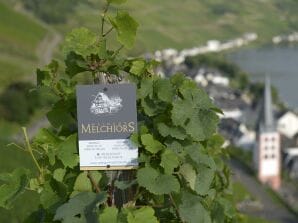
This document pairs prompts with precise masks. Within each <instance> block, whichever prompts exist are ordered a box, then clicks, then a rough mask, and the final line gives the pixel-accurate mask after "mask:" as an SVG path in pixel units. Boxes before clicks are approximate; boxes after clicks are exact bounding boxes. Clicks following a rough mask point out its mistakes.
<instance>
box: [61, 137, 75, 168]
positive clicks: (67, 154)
mask: <svg viewBox="0 0 298 223" xmlns="http://www.w3.org/2000/svg"><path fill="white" fill-rule="evenodd" d="M57 157H58V158H59V159H60V160H61V161H62V163H63V164H64V166H65V167H70V168H73V167H75V166H76V165H78V162H79V156H78V150H77V134H73V135H70V136H69V137H67V138H66V139H65V141H63V142H62V143H60V144H59V146H58V151H57Z"/></svg>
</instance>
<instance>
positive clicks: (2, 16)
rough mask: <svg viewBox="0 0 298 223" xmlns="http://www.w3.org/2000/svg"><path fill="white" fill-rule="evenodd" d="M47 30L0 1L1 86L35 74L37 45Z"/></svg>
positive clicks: (0, 87)
mask: <svg viewBox="0 0 298 223" xmlns="http://www.w3.org/2000/svg"><path fill="white" fill-rule="evenodd" d="M46 33H47V30H46V29H45V28H43V27H42V26H41V25H40V24H38V22H36V21H34V20H33V19H32V18H29V17H28V16H26V15H23V14H21V13H19V12H16V11H14V10H13V9H12V8H11V7H9V6H8V5H6V4H4V3H2V2H0V89H2V88H3V87H4V86H6V85H8V84H9V83H10V82H11V81H15V80H17V79H20V78H22V77H23V76H24V75H28V74H30V75H31V74H32V72H33V69H34V67H35V66H36V65H37V62H38V58H37V56H36V49H37V46H38V44H39V43H40V41H41V40H42V39H43V38H44V37H45V35H46Z"/></svg>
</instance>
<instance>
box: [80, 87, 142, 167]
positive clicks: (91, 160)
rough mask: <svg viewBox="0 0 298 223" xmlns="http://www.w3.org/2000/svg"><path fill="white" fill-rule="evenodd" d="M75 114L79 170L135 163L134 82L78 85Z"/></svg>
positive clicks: (132, 165) (136, 149)
mask: <svg viewBox="0 0 298 223" xmlns="http://www.w3.org/2000/svg"><path fill="white" fill-rule="evenodd" d="M76 94H77V114H78V136H79V156H80V169H81V170H121V169H132V168H136V167H137V166H138V148H137V146H136V145H135V144H133V143H132V142H131V140H130V139H129V138H130V136H131V135H132V134H133V133H137V108H136V87H135V85H133V84H113V85H112V84H100V85H99V84H97V85H78V86H77V88H76Z"/></svg>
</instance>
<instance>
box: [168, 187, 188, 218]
mask: <svg viewBox="0 0 298 223" xmlns="http://www.w3.org/2000/svg"><path fill="white" fill-rule="evenodd" d="M169 197H170V200H171V203H172V205H173V207H174V209H175V212H176V215H177V217H178V218H179V219H180V220H181V222H182V223H184V221H183V220H182V218H181V216H180V212H179V209H178V207H177V205H176V203H175V201H174V198H173V196H172V194H171V193H170V194H169Z"/></svg>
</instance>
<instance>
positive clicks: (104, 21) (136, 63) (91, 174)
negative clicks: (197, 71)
mask: <svg viewBox="0 0 298 223" xmlns="http://www.w3.org/2000/svg"><path fill="white" fill-rule="evenodd" d="M124 2H125V0H107V5H106V7H105V9H104V11H103V13H102V15H101V28H100V31H99V33H94V32H92V31H90V30H88V29H86V28H78V29H74V30H73V31H72V32H71V33H70V34H68V35H67V36H66V39H65V42H64V45H63V53H64V55H65V64H63V65H62V66H61V65H60V66H59V63H58V62H57V61H52V62H51V63H50V64H49V65H47V66H46V67H45V68H44V69H38V70H37V89H38V90H42V89H43V90H44V89H46V90H47V91H49V92H51V94H53V95H55V97H56V101H55V103H54V104H53V106H52V107H51V109H50V111H49V112H48V113H47V118H48V120H49V122H50V124H51V126H50V127H49V128H42V129H40V131H39V132H38V134H37V135H36V136H35V137H33V139H32V140H30V139H29V138H28V136H27V132H26V129H25V128H23V132H24V138H25V140H24V141H25V143H24V145H23V146H22V145H17V144H13V145H14V146H16V147H18V148H19V149H22V150H24V151H25V152H27V153H28V155H30V156H31V157H32V161H33V162H34V164H35V167H36V170H32V171H30V170H28V169H24V168H17V169H15V170H14V171H13V172H12V173H7V174H1V175H0V181H1V182H2V184H1V186H0V206H1V207H4V208H10V207H11V206H12V203H13V202H15V201H16V199H17V197H18V196H19V195H21V194H22V193H23V192H25V191H26V190H33V191H35V192H36V193H38V194H39V198H40V208H39V210H35V211H34V210H32V214H31V215H30V217H29V218H28V219H27V222H30V223H32V222H33V223H34V222H63V223H77V222H80V223H84V222H88V223H93V222H100V223H126V222H127V223H140V222H141V223H142V222H144V223H156V222H189V223H209V222H216V223H219V222H234V221H236V219H237V218H238V217H237V212H236V211H235V208H234V205H233V202H231V189H230V181H229V175H230V172H229V169H228V168H227V166H226V164H225V163H224V161H223V157H224V156H225V155H226V154H225V151H224V149H222V148H221V145H222V143H223V139H222V138H221V137H220V136H219V135H217V134H216V128H217V124H218V122H219V118H218V113H220V112H221V111H220V109H218V108H217V107H216V106H215V105H214V104H213V102H212V100H211V99H210V98H209V97H208V95H207V94H206V93H205V92H204V91H203V90H202V89H200V88H198V87H197V85H196V83H194V82H193V81H192V80H191V79H189V78H187V77H185V76H184V75H182V74H176V75H173V76H172V77H171V78H169V79H167V78H164V79H163V78H161V77H159V76H158V75H156V74H155V73H154V70H155V69H154V68H155V66H156V62H155V61H148V60H144V59H142V58H127V57H123V56H121V54H120V51H121V49H122V48H127V49H130V48H132V47H133V44H134V42H135V38H136V31H137V28H138V23H137V22H136V21H135V20H134V19H133V18H132V17H131V16H130V15H129V14H128V12H126V11H122V10H119V11H115V10H112V12H109V10H108V9H109V8H111V7H113V9H114V8H115V6H116V5H117V4H122V3H124ZM113 32H115V36H116V39H117V42H118V44H119V48H117V47H115V44H112V45H113V47H115V49H114V50H110V49H108V48H107V45H108V44H107V40H111V39H113V38H112V37H113V36H112V37H111V38H110V35H112V33H113ZM110 45H111V44H110ZM121 81H126V82H131V83H134V84H135V85H136V86H137V111H138V134H133V135H132V136H131V140H132V141H133V143H135V144H136V145H137V146H138V148H139V167H138V169H136V170H129V171H80V170H79V163H78V161H79V154H78V145H77V142H78V138H77V115H76V97H75V86H76V84H78V83H79V82H80V83H82V82H83V83H89V84H90V83H94V84H97V83H107V84H114V83H119V82H121Z"/></svg>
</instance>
